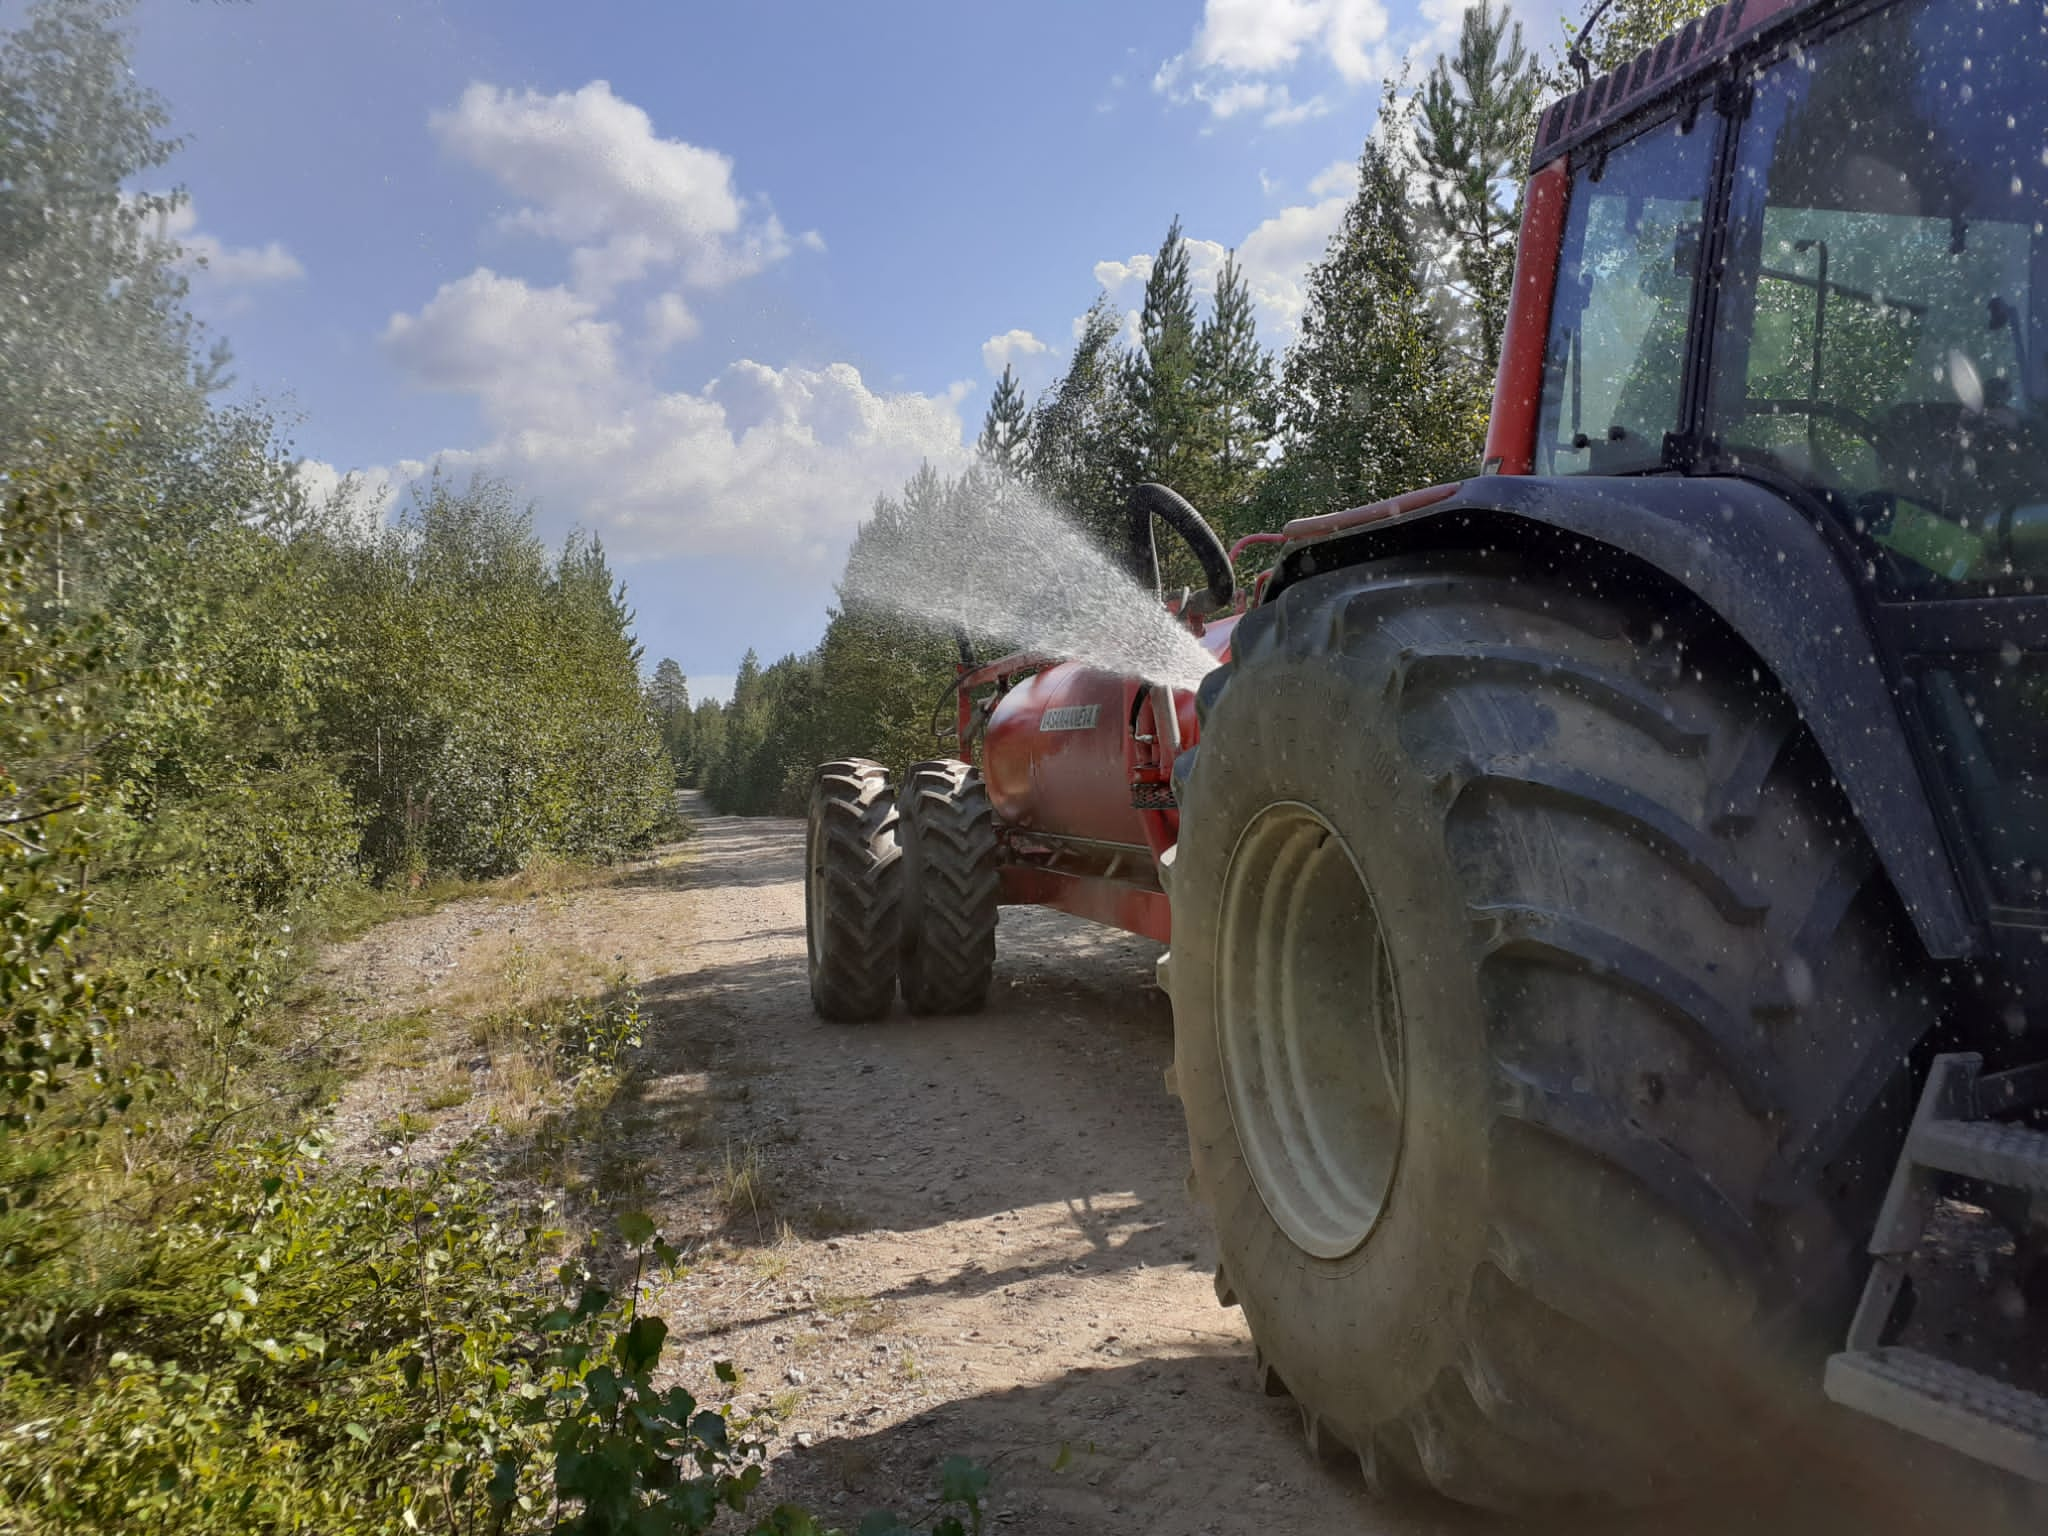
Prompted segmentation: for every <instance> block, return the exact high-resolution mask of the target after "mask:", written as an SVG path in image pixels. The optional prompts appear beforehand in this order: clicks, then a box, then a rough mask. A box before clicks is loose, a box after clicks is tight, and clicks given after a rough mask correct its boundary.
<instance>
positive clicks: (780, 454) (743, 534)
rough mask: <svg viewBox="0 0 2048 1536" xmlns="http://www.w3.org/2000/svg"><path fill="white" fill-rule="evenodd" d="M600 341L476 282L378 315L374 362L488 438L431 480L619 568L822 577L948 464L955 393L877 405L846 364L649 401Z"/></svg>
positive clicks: (604, 325)
mask: <svg viewBox="0 0 2048 1536" xmlns="http://www.w3.org/2000/svg"><path fill="white" fill-rule="evenodd" d="M670 319H671V320H673V319H674V317H673V316H671V317H670ZM618 340H619V335H618V327H617V326H616V325H615V324H614V323H613V322H611V321H609V320H606V319H603V318H601V317H600V315H599V311H598V308H597V306H596V305H595V304H594V303H593V302H592V301H591V300H590V299H588V298H586V297H584V296H583V295H581V294H578V293H575V292H572V291H571V290H569V289H567V288H562V287H534V286H531V285H529V284H527V283H525V282H523V281H521V280H520V279H518V278H514V277H504V276H500V275H499V274H498V273H496V272H493V271H491V270H490V269H489V268H479V269H477V270H476V271H474V272H472V273H470V274H469V275H468V276H467V277H464V278H461V279H458V280H457V281H455V282H452V283H448V284H446V285H444V286H443V287H442V288H441V290H440V291H439V292H438V293H436V294H435V295H434V296H433V298H432V299H430V300H429V301H428V302H427V303H426V304H425V305H423V306H422V307H421V308H420V310H419V312H418V313H417V314H400V315H394V316H393V317H392V319H391V321H390V323H389V325H387V326H386V328H385V331H384V336H383V346H384V351H385V353H386V355H387V356H388V357H390V358H391V360H392V361H393V362H394V363H395V364H397V366H398V367H399V369H400V370H401V372H402V373H403V374H404V375H405V377H406V378H407V379H408V380H409V381H410V382H411V383H413V384H414V385H415V386H417V387H419V388H423V389H432V390H440V391H447V392H454V393H460V394H467V395H470V396H473V397H474V398H475V399H476V400H477V401H478V403H479V404H480V405H481V407H482V408H483V414H484V419H485V421H486V423H487V426H488V429H489V432H490V437H489V440H488V441H486V442H484V443H483V444H482V445H481V446H478V447H472V448H461V449H449V450H443V451H442V452H440V453H438V454H435V455H433V457H434V458H435V459H436V460H437V461H438V462H439V463H440V464H441V465H443V466H444V467H445V468H447V469H450V470H452V471H455V472H457V473H462V472H467V471H472V470H476V471H484V472H488V473H493V474H498V475H502V476H504V477H505V478H506V479H508V480H510V481H511V482H512V483H514V484H516V485H517V486H518V487H519V488H520V489H521V490H522V491H523V492H525V493H527V494H530V495H532V496H534V497H536V498H537V499H538V500H539V501H540V503H541V505H542V506H543V507H545V508H547V509H549V510H550V511H551V512H553V513H555V514H557V515H562V516H566V517H568V518H572V519H574V520H575V521H577V522H579V523H581V524H583V525H584V526H586V527H589V528H591V529H593V530H595V531H596V532H598V533H599V534H601V535H603V537H604V539H605V542H606V543H607V545H609V546H610V547H611V548H613V549H614V550H616V551H617V552H618V553H619V554H620V555H621V556H622V557H624V558H626V559H643V558H644V559H654V558H660V557H663V556H667V555H676V554H736V555H747V556H752V557H754V558H755V559H757V560H759V561H763V562H767V563H769V564H774V563H781V562H787V563H793V564H794V565H795V566H797V567H800V568H803V569H811V568H813V567H815V568H816V569H817V570H825V569H826V568H827V567H828V566H830V565H831V563H832V562H833V561H835V560H836V559H837V558H838V556H839V555H840V554H842V553H843V552H844V550H845V546H846V541H847V540H848V539H849V538H850V537H851V535H852V532H853V530H854V528H855V527H856V526H857V525H858V524H859V522H860V520H861V519H862V518H863V517H865V516H866V515H867V513H868V510H869V507H870V504H871V503H872V502H873V500H874V497H875V495H876V493H877V492H879V491H882V490H885V489H890V488H892V487H894V486H896V485H898V484H900V483H901V482H902V481H903V480H904V479H905V478H906V477H908V476H909V475H910V474H911V473H912V472H913V471H914V470H915V469H916V468H917V466H918V465H919V463H921V462H924V461H927V460H929V461H930V462H932V463H933V464H935V465H938V466H942V467H948V468H950V467H952V466H954V465H955V464H957V463H958V462H959V461H960V460H961V459H962V458H963V455H964V446H963V440H964V434H963V429H962V425H961V418H960V411H959V405H960V401H961V398H962V396H963V392H964V386H956V387H954V388H953V389H949V390H948V391H946V392H945V393H943V394H939V395H925V394H919V393H915V392H900V393H888V392H883V391H878V390H875V389H871V388H870V387H869V386H868V384H867V382H866V381H865V380H864V379H863V378H862V377H861V374H860V372H859V370H858V369H856V368H854V367H852V366H851V365H850V364H847V363H831V364H827V365H825V366H822V367H815V368H811V367H787V368H774V367H770V366H768V365H767V364H765V363H760V362H756V361H754V360H751V359H745V358H743V359H740V360H739V361H736V362H734V363H732V364H731V365H729V366H728V367H727V368H726V369H725V370H724V371H723V372H722V373H720V374H719V375H718V376H717V377H716V378H714V379H713V380H712V381H711V382H710V383H709V384H707V385H705V386H704V387H703V388H701V389H697V390H664V389H662V388H659V387H657V386H656V385H655V384H654V383H653V382H651V380H650V379H649V377H648V376H647V375H646V374H645V373H644V372H641V371H637V370H636V369H635V368H634V367H633V366H632V365H631V364H630V362H629V360H628V359H626V358H625V357H622V355H621V351H620V348H619V345H618Z"/></svg>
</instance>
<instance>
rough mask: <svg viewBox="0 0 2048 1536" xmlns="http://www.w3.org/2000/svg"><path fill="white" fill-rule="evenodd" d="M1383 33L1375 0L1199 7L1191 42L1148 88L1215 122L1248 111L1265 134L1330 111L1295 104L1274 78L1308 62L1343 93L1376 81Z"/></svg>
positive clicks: (1326, 104)
mask: <svg viewBox="0 0 2048 1536" xmlns="http://www.w3.org/2000/svg"><path fill="white" fill-rule="evenodd" d="M1389 32H1390V23H1389V18H1388V14H1387V8H1386V6H1385V5H1384V4H1382V3H1381V0H1204V4H1203V7H1202V20H1201V22H1200V24H1199V25H1198V26H1197V27H1196V28H1195V35H1194V37H1193V38H1192V39H1191V40H1190V42H1189V44H1188V46H1187V48H1186V50H1185V51H1184V52H1181V53H1178V54H1175V55H1174V56H1173V57H1172V58H1170V59H1168V60H1167V61H1166V62H1165V63H1164V64H1162V65H1161V66H1160V67H1159V70H1158V72H1157V73H1156V74H1155V75H1154V76H1153V79H1152V88H1153V89H1154V90H1155V91H1157V92H1159V93H1160V94H1161V95H1163V96H1167V97H1170V98H1171V99H1173V100H1176V101H1197V102H1200V103H1202V104H1203V105H1205V106H1206V107H1208V109H1209V113H1210V115H1211V116H1212V117H1215V118H1218V119H1223V118H1231V117H1236V116H1238V115H1240V114H1243V113H1247V112H1254V111H1256V112H1258V113H1259V114H1260V117H1261V120H1262V121H1263V122H1264V123H1265V124H1266V125H1267V126H1268V127H1285V126H1287V125H1289V124H1293V123H1299V122H1303V121H1306V120H1307V119H1308V118H1311V117H1320V116H1322V115H1323V114H1324V113H1326V112H1329V111H1331V110H1332V105H1331V103H1330V101H1329V100H1328V99H1327V98H1326V97H1324V96H1321V95H1312V96H1310V97H1309V98H1308V99H1307V100H1304V101H1296V100H1295V99H1294V98H1293V96H1292V95H1291V94H1290V92H1289V89H1288V87H1287V86H1286V84H1285V83H1283V82H1282V81H1280V80H1279V79H1277V78H1276V77H1278V76H1282V75H1286V74H1289V73H1291V72H1292V71H1294V70H1296V69H1299V68H1301V67H1303V66H1304V65H1305V64H1308V63H1311V62H1313V63H1315V64H1317V65H1319V66H1320V67H1322V68H1323V69H1325V70H1327V71H1329V72H1331V73H1334V74H1335V75H1336V77H1337V78H1338V80H1340V81H1341V82H1342V83H1343V84H1344V85H1347V86H1357V85H1362V84H1365V83H1366V82H1367V81H1371V80H1377V79H1380V78H1381V77H1383V76H1384V75H1385V74H1386V73H1387V72H1388V70H1389V68H1390V67H1391V66H1392V64H1393V61H1394V55H1393V52H1392V49H1391V45H1390V43H1389V41H1388V36H1389Z"/></svg>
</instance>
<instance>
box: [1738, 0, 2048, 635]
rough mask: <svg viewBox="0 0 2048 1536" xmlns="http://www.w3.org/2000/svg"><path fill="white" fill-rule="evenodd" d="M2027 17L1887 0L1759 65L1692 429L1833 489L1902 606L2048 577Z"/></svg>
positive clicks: (2042, 182) (2041, 118)
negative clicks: (1703, 419) (1702, 407)
mask: <svg viewBox="0 0 2048 1536" xmlns="http://www.w3.org/2000/svg"><path fill="white" fill-rule="evenodd" d="M2044 66H2048V46H2044V24H2043V19H2042V11H2041V8H2040V6H2038V5H2024V6H2022V5H2013V4H2006V3H1993V4H1983V5H1978V6H1958V5H1929V4H1925V3H1906V4H1899V5H1895V6H1893V7H1890V8H1889V9H1886V10H1884V11H1880V12H1877V13H1875V14H1874V15H1869V16H1867V17H1866V18H1864V19H1862V20H1860V21H1858V22H1856V23H1853V24H1851V25H1850V26H1848V27H1846V28H1844V29H1842V30H1840V31H1838V32H1836V33H1834V34H1833V35H1832V36H1828V37H1825V38H1823V39H1821V40H1819V41H1816V42H1809V43H1808V44H1807V45H1806V46H1805V47H1803V48H1800V49H1797V50H1795V51H1794V52H1793V53H1791V54H1790V55H1789V56H1788V57H1786V58H1783V59H1781V60H1779V61H1778V62H1777V63H1775V64H1773V65H1771V66H1769V67H1767V68H1766V69H1764V70H1763V71H1762V72H1761V73H1759V75H1758V76H1757V77H1756V83H1755V93H1754V97H1753V99H1752V102H1751V104H1750V108H1749V111H1748V113H1747V115H1746V117H1745V118H1744V120H1743V121H1742V123H1741V125H1740V127H1739V128H1738V130H1737V132H1738V140H1737V147H1736V163H1735V174H1734V182H1733V197H1732V206H1731V209H1730V226H1729V244H1728V261H1727V266H1726V268H1725V271H1724V274H1723V280H1722V283H1721V285H1720V304H1719V310H1718V326H1717V335H1716V338H1715V345H1714V348H1713V354H1712V355H1713V364H1712V366H1713V372H1714V376H1713V383H1712V396H1711V405H1710V412H1711V420H1710V426H1709V432H1710V434H1711V436H1712V438H1713V440H1714V441H1715V443H1716V444H1717V445H1718V449H1719V455H1718V456H1719V460H1720V462H1722V463H1723V464H1725V465H1728V466H1729V467H1732V468H1736V469H1738V470H1739V469H1742V468H1745V467H1760V468H1769V469H1773V470H1776V471H1778V472H1780V473H1784V474H1790V475H1792V476H1794V477H1796V478H1798V479H1800V480H1802V481H1805V482H1808V483H1812V484H1817V485H1819V486H1822V487H1824V488H1826V489H1828V490H1830V491H1831V492H1834V493H1835V496H1834V498H1833V499H1834V500H1836V502H1837V503H1838V504H1839V505H1841V506H1842V507H1844V508H1845V509H1846V515H1847V516H1849V517H1850V519H1851V520H1852V521H1853V522H1854V524H1855V525H1856V526H1857V528H1858V529H1859V531H1860V532H1862V533H1863V534H1864V535H1865V536H1866V537H1867V538H1868V540H1869V541H1870V547H1871V551H1872V554H1871V559H1872V562H1873V565H1874V567H1875V568H1876V569H1875V574H1876V575H1877V576H1878V578H1879V580H1880V582H1881V583H1882V584H1883V585H1884V586H1886V587H1888V588H1890V589H1892V590H1893V591H1894V592H1896V593H1898V594H1899V595H1906V594H1908V593H1911V592H1916V591H1925V592H1934V591H1947V590H1953V589H1955V588H1957V587H1959V586H1967V587H1970V588H1973V589H1984V588H1986V587H1988V588H1990V589H1993V590H1996V589H1998V588H1999V586H2000V584H2001V583H2003V584H2004V585H2005V586H2007V587H2010V588H2012V589H2014V590H2018V589H2020V588H2021V587H2023V586H2024V587H2025V589H2026V590H2032V586H2031V580H2032V579H2033V578H2037V577H2048V368H2044V363H2048V359H2044V357H2043V347H2044V340H2048V242H2044V238H2043V233H2042V223H2043V219H2044V217H2048V196H2044V193H2048V90H2044V89H2043V81H2044V77H2048V70H2044Z"/></svg>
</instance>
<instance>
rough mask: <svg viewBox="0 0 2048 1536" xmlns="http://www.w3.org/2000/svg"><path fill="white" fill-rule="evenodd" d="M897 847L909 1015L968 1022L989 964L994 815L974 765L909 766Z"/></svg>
mask: <svg viewBox="0 0 2048 1536" xmlns="http://www.w3.org/2000/svg"><path fill="white" fill-rule="evenodd" d="M896 805H897V815H898V825H899V827H900V829H901V836H902V841H903V863H904V903H903V951H902V958H901V963H900V969H899V976H900V979H901V981H902V984H903V1001H904V1004H905V1005H906V1006H907V1007H908V1008H909V1009H910V1011H911V1012H912V1013H919V1014H929V1013H973V1012H976V1011H977V1010H978V1009H980V1008H981V1006H982V1005H983V1004H984V1003H986V1002H987V1001H988V989H989V984H990V983H991V981H992V980H993V979H994V975H995V963H996V897H997V875H996V864H997V847H996V824H995V812H994V811H993V810H992V809H991V808H990V806H989V801H988V790H987V788H986V787H985V786H984V785H983V784H982V782H981V774H980V772H979V771H978V770H976V769H975V768H974V767H973V765H972V764H969V763H963V762H959V761H956V760H954V759H951V758H939V759H935V760H933V761H931V762H925V763H915V764H913V765H912V766H911V769H910V773H909V775H908V777H907V778H906V779H905V781H904V785H903V789H902V791H901V793H900V794H899V795H898V796H897V801H896Z"/></svg>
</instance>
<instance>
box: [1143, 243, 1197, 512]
mask: <svg viewBox="0 0 2048 1536" xmlns="http://www.w3.org/2000/svg"><path fill="white" fill-rule="evenodd" d="M1195 338H1196V329H1195V290H1194V284H1193V282H1192V281H1191V280H1190V279H1189V276H1188V251H1187V243H1186V242H1185V241H1184V240H1183V239H1182V237H1181V229H1180V219H1179V218H1178V217H1176V218H1175V219H1174V221H1173V223H1172V224H1170V225H1169V226H1168V227H1167V230H1166V238H1165V239H1164V240H1162V241H1160V242H1159V254H1158V255H1157V256H1155V257H1153V258H1152V270H1151V272H1150V273H1149V274H1147V276H1146V278H1145V303H1144V308H1143V309H1142V310H1141V311H1140V312H1139V316H1138V348H1137V351H1136V352H1134V353H1133V354H1132V355H1131V359H1130V363H1129V383H1128V388H1129V391H1130V401H1131V411H1132V415H1133V441H1132V447H1133V448H1134V450H1135V457H1134V458H1133V461H1132V463H1131V465H1130V469H1129V478H1130V480H1132V481H1133V482H1135V481H1139V480H1157V481H1160V482H1162V483H1163V484H1166V485H1171V486H1173V487H1174V488H1175V489H1177V490H1180V491H1182V492H1183V493H1184V494H1185V493H1190V492H1196V491H1199V489H1200V487H1199V486H1197V485H1194V484H1192V483H1191V481H1192V480H1193V479H1194V478H1198V466H1199V464H1200V461H1201V458H1202V443H1201V436H1202V410H1201V402H1200V400H1199V398H1198V397H1197V393H1196V389H1195Z"/></svg>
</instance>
